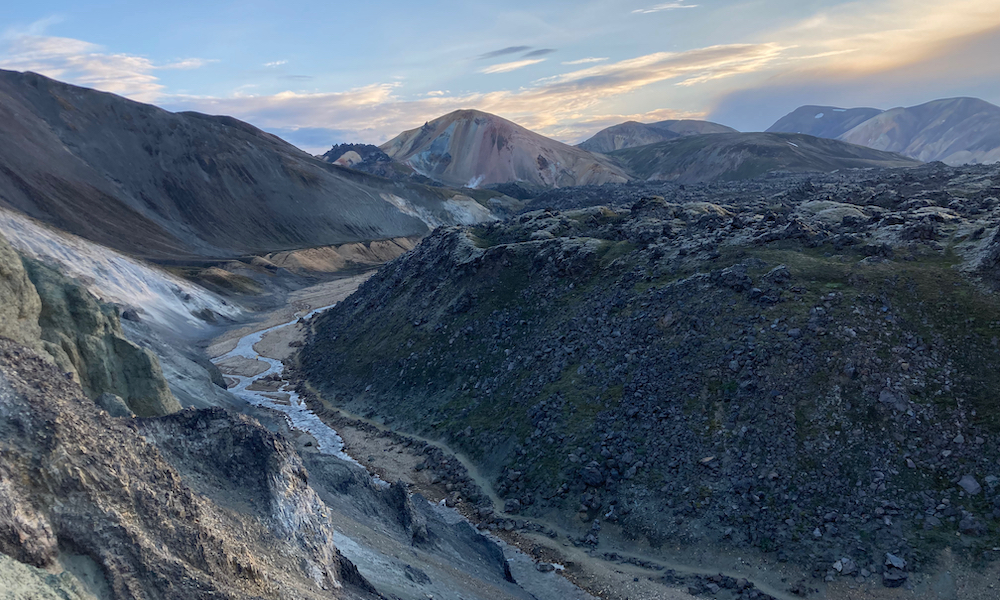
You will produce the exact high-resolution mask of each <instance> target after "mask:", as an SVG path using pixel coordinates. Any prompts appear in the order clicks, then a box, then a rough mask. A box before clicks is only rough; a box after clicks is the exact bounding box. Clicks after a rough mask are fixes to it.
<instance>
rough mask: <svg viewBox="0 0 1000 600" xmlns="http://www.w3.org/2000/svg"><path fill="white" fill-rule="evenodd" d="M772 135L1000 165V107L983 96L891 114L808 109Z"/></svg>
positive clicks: (796, 112) (870, 110) (868, 110)
mask: <svg viewBox="0 0 1000 600" xmlns="http://www.w3.org/2000/svg"><path fill="white" fill-rule="evenodd" d="M768 131H771V132H794V133H808V134H810V135H815V136H819V137H827V138H834V139H839V140H842V141H845V142H850V143H852V144H858V145H861V146H867V147H869V148H874V149H876V150H886V151H889V152H898V153H899V154H902V155H904V156H909V157H911V158H916V159H918V160H921V161H924V162H932V161H941V162H943V163H946V164H949V165H962V164H976V163H993V162H998V161H1000V107H997V106H995V105H993V104H990V103H989V102H985V101H983V100H979V99H977V98H946V99H942V100H934V101H932V102H927V103H925V104H921V105H919V106H911V107H907V108H903V107H900V108H893V109H891V110H886V111H882V110H878V109H873V108H852V109H843V108H835V107H830V106H803V107H800V108H798V109H796V110H794V111H793V112H791V113H790V114H788V115H786V116H784V117H782V118H781V119H779V120H778V122H776V123H775V124H774V125H773V126H771V127H770V128H769V129H768Z"/></svg>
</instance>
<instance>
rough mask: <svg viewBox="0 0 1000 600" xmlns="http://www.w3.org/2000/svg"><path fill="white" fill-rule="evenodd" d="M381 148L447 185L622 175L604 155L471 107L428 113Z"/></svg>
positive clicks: (555, 183) (551, 183)
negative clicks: (419, 123)
mask: <svg viewBox="0 0 1000 600" xmlns="http://www.w3.org/2000/svg"><path fill="white" fill-rule="evenodd" d="M381 149H382V150H383V151H384V152H385V153H386V154H388V155H389V156H391V157H392V158H393V159H395V160H397V161H400V162H402V163H405V164H406V165H409V166H410V167H412V168H413V169H414V170H415V171H417V172H418V173H420V174H422V175H425V176H427V177H430V178H431V179H435V180H437V181H440V182H442V183H444V184H446V185H453V186H467V187H478V186H487V185H490V184H498V183H507V182H512V181H523V182H526V183H529V184H532V185H537V186H542V187H567V186H574V185H585V184H602V183H623V182H625V181H628V176H627V175H626V174H625V172H624V171H622V169H621V167H619V166H618V165H616V164H615V163H614V162H612V161H611V160H609V159H607V158H606V157H604V156H601V155H598V154H593V153H590V152H587V151H586V150H582V149H580V148H575V147H573V146H569V145H567V144H563V143H562V142H557V141H555V140H553V139H550V138H547V137H545V136H542V135H539V134H537V133H535V132H533V131H529V130H527V129H525V128H524V127H521V126H520V125H517V124H515V123H512V122H510V121H508V120H506V119H503V118H500V117H498V116H496V115H491V114H489V113H484V112H481V111H477V110H459V111H455V112H453V113H450V114H447V115H444V116H443V117H439V118H437V119H434V120H433V121H430V122H428V123H425V124H424V126H423V127H418V128H417V129H412V130H410V131H405V132H403V133H401V134H399V135H398V136H396V137H395V138H393V139H392V140H390V141H389V142H387V143H385V144H383V145H382V146H381Z"/></svg>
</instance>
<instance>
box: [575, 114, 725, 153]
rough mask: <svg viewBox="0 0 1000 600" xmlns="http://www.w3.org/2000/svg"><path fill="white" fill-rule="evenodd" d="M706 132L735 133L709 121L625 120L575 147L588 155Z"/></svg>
mask: <svg viewBox="0 0 1000 600" xmlns="http://www.w3.org/2000/svg"><path fill="white" fill-rule="evenodd" d="M709 133H736V130H735V129H733V128H732V127H726V126H725V125H719V124H718V123H712V122H710V121H697V120H686V119H681V120H670V121H660V122H658V123H639V122H637V121H627V122H625V123H621V124H619V125H613V126H611V127H608V128H607V129H602V130H601V131H598V132H597V133H595V134H594V136H593V137H591V138H590V139H588V140H587V141H585V142H583V143H581V144H577V148H583V149H584V150H587V151H590V152H600V153H602V154H607V153H608V152H613V151H615V150H622V149H625V148H635V147H636V146H645V145H646V144H655V143H656V142H665V141H667V140H672V139H675V138H679V137H684V136H689V135H705V134H709Z"/></svg>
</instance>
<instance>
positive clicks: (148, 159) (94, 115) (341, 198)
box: [0, 71, 490, 260]
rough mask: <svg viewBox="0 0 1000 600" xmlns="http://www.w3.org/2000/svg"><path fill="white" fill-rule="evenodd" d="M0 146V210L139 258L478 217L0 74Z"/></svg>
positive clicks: (175, 119)
mask: <svg viewBox="0 0 1000 600" xmlns="http://www.w3.org/2000/svg"><path fill="white" fill-rule="evenodd" d="M0 140H3V143H2V144H0V205H2V206H4V207H7V208H13V209H15V210H17V211H20V212H22V213H24V214H27V215H29V216H31V217H34V218H36V219H39V220H41V221H43V222H46V223H49V224H51V225H54V226H56V227H59V228H60V229H63V230H65V231H68V232H70V233H74V234H77V235H80V236H81V237H84V238H87V239H89V240H92V241H96V242H98V243H101V244H103V245H105V246H108V247H111V248H115V249H117V250H122V251H125V252H128V253H130V254H133V255H137V256H141V257H144V258H152V259H158V260H166V259H179V258H180V259H187V260H191V259H193V258H197V257H205V256H207V257H212V258H235V257H240V256H243V255H246V254H254V253H266V252H274V251H285V250H294V249H300V248H307V247H316V246H328V245H335V244H343V243H350V242H367V241H371V240H379V239H388V238H396V237H406V236H413V235H423V234H425V233H426V232H427V231H428V229H429V228H433V227H436V226H437V225H439V224H442V223H448V224H455V223H464V222H472V221H468V219H470V218H473V217H470V215H477V216H476V217H475V218H479V216H480V215H481V216H489V215H490V212H489V209H488V208H486V207H483V206H481V205H478V204H477V203H476V202H474V201H472V200H471V199H469V198H467V197H464V196H462V197H458V198H456V196H458V195H459V194H458V193H457V192H455V191H452V190H447V189H443V188H435V187H427V186H422V185H417V184H413V183H408V182H402V181H399V182H393V181H388V180H385V179H382V178H379V177H373V176H371V175H369V174H367V173H362V172H359V171H353V170H348V169H344V168H341V167H337V166H334V165H330V164H328V163H326V162H324V161H322V160H319V159H317V158H315V157H312V156H309V155H308V154H306V153H304V152H302V151H300V150H298V149H297V148H295V147H293V146H291V145H290V144H287V143H286V142H284V141H282V140H280V139H278V138H277V137H275V136H273V135H270V134H267V133H264V132H263V131H260V130H259V129H256V128H255V127H253V126H251V125H248V124H246V123H243V122H241V121H238V120H236V119H233V118H230V117H216V116H209V115H203V114H198V113H170V112H167V111H165V110H162V109H159V108H157V107H155V106H150V105H147V104H140V103H137V102H132V101H129V100H126V99H124V98H121V97H118V96H115V95H112V94H107V93H103V92H97V91H94V90H90V89H86V88H81V87H76V86H72V85H67V84H64V83H60V82H57V81H54V80H52V79H48V78H46V77H43V76H41V75H37V74H34V73H18V72H12V71H0ZM474 204H475V205H476V206H472V205H474Z"/></svg>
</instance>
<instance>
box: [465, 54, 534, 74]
mask: <svg viewBox="0 0 1000 600" xmlns="http://www.w3.org/2000/svg"><path fill="white" fill-rule="evenodd" d="M543 62H545V59H544V58H530V59H525V60H516V61H514V62H508V63H500V64H499V65H493V66H492V67H486V68H485V69H480V70H479V72H480V73H484V74H486V75H493V74H496V73H510V72H511V71H516V70H518V69H523V68H524V67H530V66H531V65H537V64H538V63H543Z"/></svg>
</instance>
